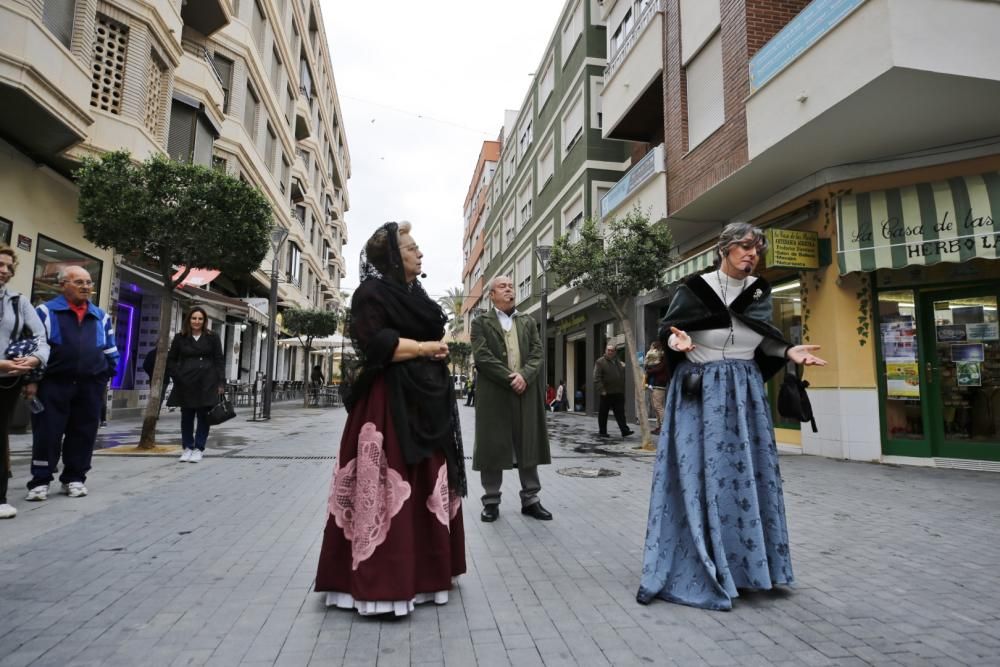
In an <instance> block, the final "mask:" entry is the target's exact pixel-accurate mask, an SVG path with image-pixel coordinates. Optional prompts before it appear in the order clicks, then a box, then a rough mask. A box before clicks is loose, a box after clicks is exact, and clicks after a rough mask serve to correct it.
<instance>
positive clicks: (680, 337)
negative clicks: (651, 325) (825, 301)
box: [670, 327, 825, 363]
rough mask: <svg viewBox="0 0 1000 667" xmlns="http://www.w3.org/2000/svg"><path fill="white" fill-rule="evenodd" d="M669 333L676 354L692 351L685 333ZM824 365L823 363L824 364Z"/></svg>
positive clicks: (692, 347)
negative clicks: (672, 338) (672, 336)
mask: <svg viewBox="0 0 1000 667" xmlns="http://www.w3.org/2000/svg"><path fill="white" fill-rule="evenodd" d="M670 333H672V334H673V335H674V346H673V347H674V349H675V350H677V351H678V352H690V351H691V350H693V349H694V342H693V341H692V340H691V336H688V335H687V332H686V331H681V330H680V329H678V328H677V327H670ZM824 363H825V362H824Z"/></svg>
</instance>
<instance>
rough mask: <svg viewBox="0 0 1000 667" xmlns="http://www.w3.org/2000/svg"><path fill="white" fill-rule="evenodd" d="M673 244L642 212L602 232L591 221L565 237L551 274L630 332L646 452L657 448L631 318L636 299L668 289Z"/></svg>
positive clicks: (627, 342) (663, 228) (661, 227)
mask: <svg viewBox="0 0 1000 667" xmlns="http://www.w3.org/2000/svg"><path fill="white" fill-rule="evenodd" d="M671 245H672V240H671V236H670V230H668V229H667V227H666V225H662V224H656V225H651V224H650V223H649V217H648V216H646V215H645V214H644V213H643V212H642V211H641V210H639V208H638V207H636V208H633V209H632V210H631V211H629V212H628V213H627V214H626V215H625V216H624V217H622V218H612V219H610V220H608V221H607V223H606V225H605V228H604V231H603V235H602V230H601V228H600V227H599V226H598V223H596V222H595V221H593V220H587V221H586V222H585V223H584V225H583V229H582V231H581V234H580V239H579V240H578V241H576V242H574V241H571V240H570V238H569V236H568V235H564V236H562V237H560V238H559V239H558V240H557V241H556V243H555V246H554V247H553V248H552V260H551V264H550V270H551V271H552V273H553V275H554V276H555V277H556V279H557V280H558V281H559V283H560V284H568V285H571V286H573V287H582V288H584V289H587V290H590V291H591V292H593V293H594V294H596V295H598V296H599V297H600V298H601V301H602V303H604V304H605V305H606V306H607V307H608V309H609V310H611V312H612V313H614V315H615V318H616V319H617V320H618V321H619V322H620V323H621V326H622V329H623V331H624V332H625V346H626V351H627V353H628V358H629V361H630V362H631V366H632V379H633V383H634V385H635V396H636V402H637V403H638V404H639V427H640V428H641V429H642V431H641V433H642V444H643V448H644V449H649V448H650V447H652V438H651V434H650V431H649V420H648V418H647V412H646V401H644V400H642V397H643V395H644V388H645V382H644V378H645V373H644V372H643V369H642V367H641V366H639V350H638V347H637V345H638V340H637V338H636V334H635V326H634V324H633V322H632V317H631V315H632V313H634V312H635V309H634V304H635V298H636V297H637V296H639V295H640V294H642V293H643V292H646V291H648V290H652V289H656V288H658V287H662V286H663V270H664V268H665V266H666V263H667V254H668V253H669V252H670V248H671Z"/></svg>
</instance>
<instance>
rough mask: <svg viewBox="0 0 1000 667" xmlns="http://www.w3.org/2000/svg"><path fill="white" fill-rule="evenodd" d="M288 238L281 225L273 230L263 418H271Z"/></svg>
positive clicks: (262, 406) (285, 230)
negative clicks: (281, 270) (282, 260)
mask: <svg viewBox="0 0 1000 667" xmlns="http://www.w3.org/2000/svg"><path fill="white" fill-rule="evenodd" d="M287 238H288V230H287V229H285V228H284V227H282V226H281V225H280V224H277V225H275V226H274V227H272V228H271V239H270V241H271V250H272V251H273V256H272V257H271V294H270V296H269V297H268V300H267V322H268V324H267V376H266V377H265V378H264V401H263V404H262V405H261V410H260V411H261V415H260V416H261V418H262V419H270V418H271V393H272V391H273V389H274V339H275V338H276V337H277V326H276V321H275V320H277V319H278V257H279V255H278V251H279V250H280V249H281V244H283V243H284V242H285V239H287Z"/></svg>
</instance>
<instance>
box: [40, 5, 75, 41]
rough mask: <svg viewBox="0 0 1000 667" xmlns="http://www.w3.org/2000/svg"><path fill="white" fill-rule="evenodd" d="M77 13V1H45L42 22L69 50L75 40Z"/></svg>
mask: <svg viewBox="0 0 1000 667" xmlns="http://www.w3.org/2000/svg"><path fill="white" fill-rule="evenodd" d="M75 13H76V0H45V7H44V9H43V13H42V22H43V23H45V27H46V28H48V29H49V30H51V31H52V34H54V35H55V36H56V39H58V40H59V41H60V42H62V44H63V46H65V47H66V48H67V49H68V48H69V45H70V42H72V40H73V15H74V14H75Z"/></svg>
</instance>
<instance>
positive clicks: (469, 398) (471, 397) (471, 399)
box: [465, 371, 478, 408]
mask: <svg viewBox="0 0 1000 667" xmlns="http://www.w3.org/2000/svg"><path fill="white" fill-rule="evenodd" d="M477 375H478V373H477V372H476V371H472V379H471V380H469V391H468V393H467V394H466V395H465V405H466V407H470V408H471V407H473V406H474V405H475V404H476V381H477V377H476V376H477Z"/></svg>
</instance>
